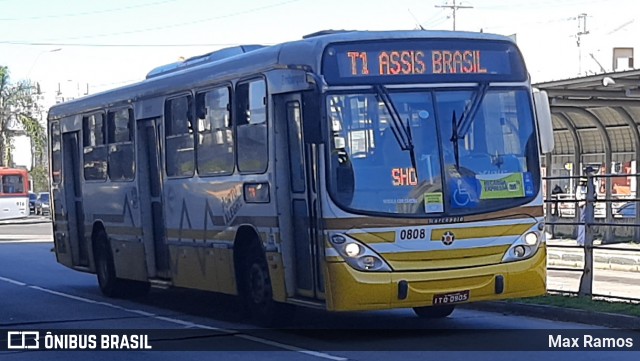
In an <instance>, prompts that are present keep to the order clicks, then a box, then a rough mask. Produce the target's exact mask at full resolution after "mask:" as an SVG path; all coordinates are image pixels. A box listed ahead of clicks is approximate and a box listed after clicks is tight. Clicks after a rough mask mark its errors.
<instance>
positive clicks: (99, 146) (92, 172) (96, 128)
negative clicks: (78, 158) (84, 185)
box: [82, 113, 108, 180]
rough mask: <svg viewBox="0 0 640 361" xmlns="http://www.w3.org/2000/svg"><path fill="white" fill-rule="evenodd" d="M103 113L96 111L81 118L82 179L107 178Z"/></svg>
mask: <svg viewBox="0 0 640 361" xmlns="http://www.w3.org/2000/svg"><path fill="white" fill-rule="evenodd" d="M105 138H106V137H105V121H104V114H102V113H96V114H91V115H88V116H85V117H83V118H82V139H83V153H84V156H83V162H84V179H86V180H106V179H107V156H108V153H107V146H106V139H105Z"/></svg>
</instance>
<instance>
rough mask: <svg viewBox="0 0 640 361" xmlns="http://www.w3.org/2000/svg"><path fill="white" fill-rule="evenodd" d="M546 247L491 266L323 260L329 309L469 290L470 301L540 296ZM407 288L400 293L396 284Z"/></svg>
mask: <svg viewBox="0 0 640 361" xmlns="http://www.w3.org/2000/svg"><path fill="white" fill-rule="evenodd" d="M546 256H547V252H546V248H545V247H544V246H543V247H541V248H540V249H539V250H538V252H537V253H536V254H535V255H534V256H533V257H532V258H530V259H527V260H524V261H520V262H511V263H503V264H498V265H492V266H483V267H473V268H465V269H456V270H446V271H422V272H390V273H378V272H360V271H356V270H354V269H353V268H351V267H350V266H349V265H347V264H346V263H344V262H336V263H327V270H326V277H327V283H326V284H327V309H328V310H331V311H357V310H376V309H389V308H409V307H421V306H430V305H432V303H433V296H434V295H435V294H442V293H449V292H457V291H463V290H469V291H470V299H469V302H475V301H489V300H499V299H507V298H518V297H531V296H539V295H542V294H544V293H545V292H546ZM497 275H502V276H503V277H504V292H503V293H501V294H496V293H495V277H496V276H497ZM400 281H407V283H408V286H409V292H408V295H407V298H406V299H404V300H401V299H398V284H399V282H400Z"/></svg>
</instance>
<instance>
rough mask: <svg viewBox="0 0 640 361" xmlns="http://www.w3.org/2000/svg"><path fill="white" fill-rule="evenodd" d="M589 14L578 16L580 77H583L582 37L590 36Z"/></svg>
mask: <svg viewBox="0 0 640 361" xmlns="http://www.w3.org/2000/svg"><path fill="white" fill-rule="evenodd" d="M588 34H589V31H588V30H587V14H585V13H582V14H580V15H578V32H577V33H576V44H578V75H582V48H581V47H580V37H581V36H582V35H588Z"/></svg>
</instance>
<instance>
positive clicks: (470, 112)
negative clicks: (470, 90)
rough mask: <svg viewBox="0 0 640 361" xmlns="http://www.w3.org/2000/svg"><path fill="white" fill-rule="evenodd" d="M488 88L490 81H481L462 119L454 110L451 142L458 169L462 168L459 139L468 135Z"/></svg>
mask: <svg viewBox="0 0 640 361" xmlns="http://www.w3.org/2000/svg"><path fill="white" fill-rule="evenodd" d="M487 89H489V83H480V86H479V87H478V91H477V92H475V93H474V94H473V98H472V99H471V103H469V104H468V105H467V106H466V107H465V108H464V111H463V112H462V115H461V116H460V120H458V119H457V117H456V111H455V110H454V111H453V115H452V119H451V123H452V124H451V129H452V130H453V131H452V134H451V139H450V141H451V143H453V155H454V157H455V158H456V169H460V154H459V151H458V141H459V140H460V139H462V138H464V137H465V135H467V132H468V131H469V127H470V126H471V123H472V122H473V119H475V117H476V113H477V112H478V109H480V104H482V100H483V99H484V96H485V95H486V94H487Z"/></svg>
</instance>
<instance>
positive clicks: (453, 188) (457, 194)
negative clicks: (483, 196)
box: [449, 177, 480, 208]
mask: <svg viewBox="0 0 640 361" xmlns="http://www.w3.org/2000/svg"><path fill="white" fill-rule="evenodd" d="M479 191H480V184H479V182H478V181H477V180H476V179H475V178H471V177H462V178H451V179H449V192H450V200H451V206H452V207H453V208H475V207H477V206H478V204H479V203H480V197H478V195H479V194H480V192H479Z"/></svg>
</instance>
